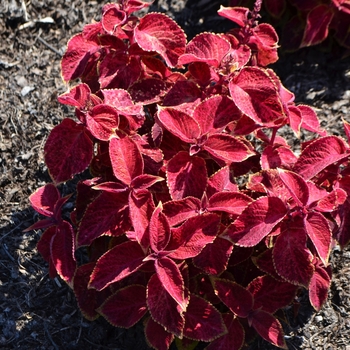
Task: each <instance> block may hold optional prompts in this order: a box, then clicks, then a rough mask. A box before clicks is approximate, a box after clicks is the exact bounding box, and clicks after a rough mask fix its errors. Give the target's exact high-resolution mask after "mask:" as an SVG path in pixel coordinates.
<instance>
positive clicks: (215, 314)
mask: <svg viewBox="0 0 350 350" xmlns="http://www.w3.org/2000/svg"><path fill="white" fill-rule="evenodd" d="M225 333H227V329H226V326H225V323H224V322H223V319H222V317H221V314H220V312H219V311H218V310H217V309H216V308H215V307H214V306H213V305H211V304H210V303H209V302H208V301H206V300H204V299H202V298H200V297H198V296H197V295H195V294H191V296H190V303H189V304H188V307H187V311H186V312H185V327H184V336H185V337H186V338H189V339H193V340H199V341H206V342H210V341H212V340H214V339H216V338H218V337H219V336H221V335H223V334H225Z"/></svg>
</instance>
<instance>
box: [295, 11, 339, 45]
mask: <svg viewBox="0 0 350 350" xmlns="http://www.w3.org/2000/svg"><path fill="white" fill-rule="evenodd" d="M332 18H333V11H332V8H331V7H330V6H328V5H319V6H316V7H315V8H313V9H312V10H311V11H309V12H308V14H307V18H306V28H305V31H304V37H303V41H302V43H301V45H300V47H305V46H310V45H316V44H319V43H320V42H322V41H323V40H325V39H326V38H327V36H328V29H329V24H330V23H331V20H332Z"/></svg>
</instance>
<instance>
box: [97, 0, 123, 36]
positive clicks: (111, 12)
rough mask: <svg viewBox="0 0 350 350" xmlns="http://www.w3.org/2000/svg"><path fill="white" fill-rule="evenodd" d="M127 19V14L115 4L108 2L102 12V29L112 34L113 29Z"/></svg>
mask: <svg viewBox="0 0 350 350" xmlns="http://www.w3.org/2000/svg"><path fill="white" fill-rule="evenodd" d="M126 20H127V14H126V13H125V12H124V11H122V10H120V9H119V5H117V4H109V6H108V9H107V10H106V11H104V13H103V14H102V19H101V23H102V26H103V29H104V30H105V31H106V32H107V33H109V34H113V33H114V31H115V29H116V28H117V27H119V26H121V25H123V24H124V23H125V22H126Z"/></svg>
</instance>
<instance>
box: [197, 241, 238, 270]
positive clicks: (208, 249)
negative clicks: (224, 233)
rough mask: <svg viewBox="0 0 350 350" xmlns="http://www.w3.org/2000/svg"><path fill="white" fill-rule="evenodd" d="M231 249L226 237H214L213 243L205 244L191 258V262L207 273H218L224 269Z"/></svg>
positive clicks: (231, 246)
mask: <svg viewBox="0 0 350 350" xmlns="http://www.w3.org/2000/svg"><path fill="white" fill-rule="evenodd" d="M232 250H233V245H232V243H230V242H228V241H227V240H226V239H222V238H220V237H216V239H215V240H214V242H213V243H209V244H207V245H206V246H205V247H204V248H203V250H202V251H201V252H200V253H199V254H198V255H197V256H195V257H194V258H193V264H194V265H195V266H196V267H198V268H200V269H202V270H203V271H204V272H205V273H207V274H208V275H219V274H221V273H222V272H223V271H225V270H226V267H227V264H228V261H229V258H230V256H231V253H232Z"/></svg>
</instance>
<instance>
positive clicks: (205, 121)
mask: <svg viewBox="0 0 350 350" xmlns="http://www.w3.org/2000/svg"><path fill="white" fill-rule="evenodd" d="M240 116H241V114H240V111H239V110H238V109H237V107H236V105H235V104H234V102H233V101H232V99H230V98H229V97H228V96H225V95H223V96H221V95H215V96H212V97H209V98H207V99H206V100H204V101H202V102H201V103H200V104H199V105H198V106H197V107H196V108H195V110H194V112H193V119H194V120H196V121H197V123H198V124H199V127H200V130H201V134H202V135H203V134H206V133H208V132H212V131H214V130H216V131H221V130H222V129H224V128H225V127H226V125H227V124H229V123H230V122H233V121H235V120H237V119H239V118H240Z"/></svg>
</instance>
